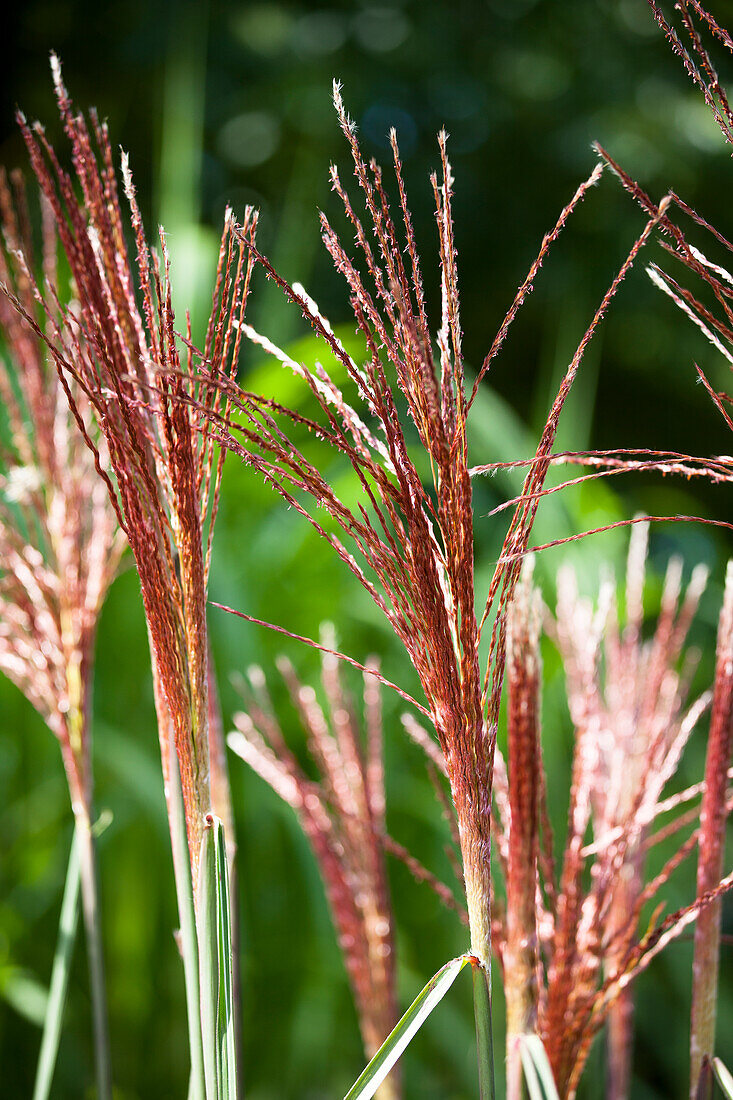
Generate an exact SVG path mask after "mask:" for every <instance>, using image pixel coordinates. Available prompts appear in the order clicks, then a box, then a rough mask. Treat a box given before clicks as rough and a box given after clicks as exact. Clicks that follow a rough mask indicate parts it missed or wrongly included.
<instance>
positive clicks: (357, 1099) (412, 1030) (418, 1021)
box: [344, 955, 471, 1100]
mask: <svg viewBox="0 0 733 1100" xmlns="http://www.w3.org/2000/svg"><path fill="white" fill-rule="evenodd" d="M470 961H471V956H470V955H459V956H458V957H457V958H455V959H451V960H450V962H447V963H446V964H445V966H442V967H441V968H440V970H439V971H438V972H437V974H434V975H433V977H432V978H431V979H430V981H429V982H428V984H427V985H426V986H425V988H424V989H422V990H421V992H420V993H418V995H417V997H416V998H415V1000H414V1001H413V1002H412V1004H411V1005H410V1007H409V1008H408V1010H407V1012H406V1013H405V1014H404V1016H403V1017H402V1019H401V1020H400V1021H399V1023H398V1024H397V1026H396V1027H395V1028H393V1030H392V1031H391V1032H390V1034H389V1035H388V1036H387V1038H386V1039H385V1040H384V1042H383V1043H382V1045H381V1047H380V1048H379V1050H378V1051H377V1053H376V1054H375V1055H374V1057H373V1058H372V1060H371V1062H370V1063H369V1065H368V1066H367V1067H366V1068H365V1069H364V1071H363V1072H362V1073H361V1074H360V1076H359V1077H358V1079H357V1080H356V1081H355V1082H354V1084H353V1085H352V1086H351V1088H350V1089H349V1091H348V1092H347V1093H346V1096H345V1097H344V1100H370V1098H371V1097H372V1096H374V1093H375V1092H376V1091H377V1089H378V1088H379V1086H380V1085H381V1083H382V1081H383V1080H384V1079H385V1077H386V1076H387V1074H388V1073H389V1071H390V1070H391V1069H392V1067H393V1066H394V1065H395V1063H396V1062H397V1061H398V1059H399V1058H400V1056H401V1055H402V1054H403V1052H404V1051H405V1049H406V1048H407V1046H408V1045H409V1044H410V1042H411V1041H412V1039H413V1038H414V1036H415V1034H416V1033H417V1032H418V1031H419V1030H420V1028H421V1027H422V1025H423V1024H424V1022H425V1020H427V1018H428V1016H429V1015H430V1013H431V1012H432V1011H433V1009H434V1008H435V1007H436V1005H438V1004H439V1003H440V1001H442V999H443V997H444V996H445V995H446V993H447V992H448V990H449V989H450V987H451V986H452V985H453V982H454V981H455V980H456V978H457V977H458V975H459V974H460V972H461V970H463V968H464V966H465V965H466V964H467V963H468V962H470Z"/></svg>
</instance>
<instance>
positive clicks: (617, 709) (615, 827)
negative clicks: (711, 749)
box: [545, 524, 717, 1098]
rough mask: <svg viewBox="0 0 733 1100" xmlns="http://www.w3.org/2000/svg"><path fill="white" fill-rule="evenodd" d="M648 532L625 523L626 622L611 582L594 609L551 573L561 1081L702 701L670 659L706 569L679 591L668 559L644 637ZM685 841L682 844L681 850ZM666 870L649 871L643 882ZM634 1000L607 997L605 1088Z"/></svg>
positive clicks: (624, 1050) (553, 972)
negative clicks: (556, 683)
mask: <svg viewBox="0 0 733 1100" xmlns="http://www.w3.org/2000/svg"><path fill="white" fill-rule="evenodd" d="M647 537H648V527H647V525H646V524H644V525H640V526H637V527H635V528H634V533H633V535H632V538H631V543H630V547H629V561H628V570H627V579H626V601H625V602H626V623H625V626H624V628H623V630H621V629H620V628H619V623H618V617H617V612H616V608H615V594H614V586H613V584H612V582H610V581H608V582H606V584H605V585H604V587H603V588H602V590H601V595H600V599H599V605H598V607H597V609H594V608H593V607H592V605H591V604H590V603H589V602H588V601H587V600H585V599H582V598H580V597H579V596H578V595H577V591H576V585H575V579H574V576H573V574H572V572H570V571H567V570H565V571H563V572H562V573H561V576H560V579H559V584H558V609H557V623H556V626H555V628H554V631H553V632H554V633H555V635H556V639H557V644H558V646H559V648H560V652H561V655H562V657H563V662H564V665H565V671H566V682H567V691H568V701H569V705H570V713H571V717H572V720H573V724H574V726H575V739H576V749H575V762H574V767H573V787H572V790H571V806H570V815H569V833H568V839H567V842H566V849H565V859H564V866H563V870H562V876H561V896H560V899H559V900H558V906H557V915H556V918H555V928H554V945H553V959H552V963H551V965H550V968H549V971H548V1000H547V1019H546V1028H547V1034H546V1039H545V1041H546V1043H547V1045H548V1050H549V1051H550V1056H551V1058H552V1060H553V1064H554V1066H555V1068H556V1073H557V1074H558V1079H559V1080H560V1081H562V1082H564V1081H567V1080H569V1079H570V1077H571V1075H572V1074H573V1072H574V1067H575V1066H576V1065H577V1059H578V1055H579V1053H582V1052H583V1050H584V1046H585V1042H584V1038H583V1031H584V1029H585V1027H586V1026H588V1024H590V1023H591V1022H592V1024H593V1027H595V1026H596V1025H597V1020H592V1017H591V1016H590V1010H591V1008H592V999H593V996H594V994H595V992H596V990H597V986H598V982H599V979H600V976H601V968H603V970H604V972H605V975H606V977H607V978H608V977H611V976H613V975H615V974H617V973H618V972H620V971H621V970H622V969H623V967H624V965H625V960H626V958H627V957H628V955H629V952H630V951H631V950H632V948H633V947H634V946H635V945H636V943H637V941H638V935H639V933H638V920H639V913H640V908H641V904H642V899H643V900H648V898H649V896H650V893H649V890H650V888H651V887H647V885H646V878H645V874H644V868H645V853H646V850H647V848H648V847H649V845H651V844H653V843H654V838H653V837H651V836H650V835H649V831H650V827H651V826H652V824H653V823H654V821H655V820H656V818H657V816H658V815H659V814H660V813H661V812H662V811H663V810H664V811H665V812H666V811H668V810H670V809H674V808H676V807H681V806H682V805H683V804H684V799H673V800H672V802H671V803H668V802H667V801H665V800H664V799H663V793H664V789H665V787H666V784H667V783H668V782H669V780H670V779H671V778H672V776H673V775H674V774H675V771H676V769H677V766H678V763H679V760H680V757H681V754H682V752H683V749H684V747H685V744H686V743H687V740H688V739H689V737H690V735H691V733H692V731H693V729H694V727H695V724H696V722H697V721H698V719H699V718H700V716H701V714H702V712H703V711H704V709H705V708H706V706H707V705H708V704H709V697H708V696H702V697H701V698H700V699H697V700H695V701H694V702H693V703H691V704H690V705H687V704H686V702H685V699H686V694H687V683H688V680H689V675H690V667H689V661H688V666H687V667H685V666H684V664H683V668H682V671H679V668H678V666H679V660H680V656H681V653H682V649H683V645H684V642H685V637H686V635H687V631H688V629H689V626H690V622H691V620H692V618H693V615H694V613H695V609H696V607H697V603H698V600H699V598H700V595H701V592H702V589H703V587H704V584H705V577H706V573H705V570H704V569H697V570H695V571H694V572H693V576H692V579H691V581H690V584H689V586H688V588H687V591H686V593H685V595H684V597H683V598H682V600H681V601H680V576H681V564H680V562H679V561H676V560H673V561H672V562H671V563H670V566H669V568H668V571H667V576H666V580H665V585H664V590H663V595H662V603H661V609H660V613H659V617H658V619H657V622H656V626H655V630H654V634H653V636H652V638H651V640H650V641H645V640H644V638H643V636H642V627H643V622H644V610H643V600H642V597H643V590H644V562H645V558H646V543H647ZM692 659H693V655H690V660H692ZM686 796H687V795H686ZM686 796H685V797H686ZM688 821H689V817H688V816H687V815H686V814H678V816H677V817H676V819H675V820H674V821H673V826H672V827H673V828H681V827H683V826H684V825H685V824H686V823H687V822H688ZM589 824H590V826H591V827H592V831H593V838H594V839H593V843H592V844H591V845H590V846H589V847H588V846H586V845H585V844H584V837H585V834H586V831H587V828H588V826H589ZM690 850H691V844H690V843H688V844H687V846H686V847H683V848H681V849H680V853H681V854H686V853H687V852H689V851H690ZM590 857H592V863H591V864H590V865H591V868H592V870H591V887H590V892H589V893H587V894H585V893H584V891H583V887H582V880H583V875H584V872H585V870H586V868H587V867H588V860H589V858H590ZM671 869H672V868H671V867H670V868H669V869H668V870H667V871H665V873H663V874H662V875H660V876H659V877H658V879H656V880H654V882H653V883H652V886H653V891H652V892H656V890H657V889H658V888H659V887H660V886H661V885H662V883H663V882H664V881H665V880H666V877H667V876H668V874H669V873H670V872H671ZM716 885H717V880H716ZM571 976H572V977H571ZM568 1003H569V1004H570V1006H571V1007H572V1010H573V1015H575V1017H576V1019H575V1021H574V1026H573V1027H568V1025H567V1008H566V1005H567V1004H568ZM631 1011H632V1001H631V993H630V990H628V989H627V990H625V991H624V992H623V993H621V994H620V995H619V997H618V998H617V999H616V1000H615V1002H614V1003H613V1004H611V1003H610V1002H609V1003H608V1012H609V1021H608V1022H609V1036H608V1043H609V1061H608V1067H609V1068H608V1095H609V1096H611V1097H614V1098H617V1097H622V1096H627V1095H628V1088H629V1083H630V1080H629V1072H630V1055H631V1025H632V1020H631ZM563 1017H565V1022H564V1023H563ZM576 1079H577V1077H576Z"/></svg>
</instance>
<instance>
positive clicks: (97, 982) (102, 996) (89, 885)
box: [76, 808, 112, 1100]
mask: <svg viewBox="0 0 733 1100" xmlns="http://www.w3.org/2000/svg"><path fill="white" fill-rule="evenodd" d="M76 836H77V841H78V846H79V864H80V868H81V898H82V909H83V911H84V931H85V934H86V941H87V957H88V961H89V982H90V988H91V999H92V1018H93V1027H94V1061H95V1068H96V1077H97V1100H112V1071H111V1065H110V1055H109V1032H108V1028H107V993H106V983H105V978H104V957H103V953H102V932H101V927H100V917H99V881H98V876H97V859H96V852H95V844H94V837H93V835H92V826H91V821H90V818H89V813H88V811H87V809H86V808H85V809H84V810H82V811H80V812H79V813H77V815H76Z"/></svg>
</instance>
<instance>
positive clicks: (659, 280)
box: [602, 0, 733, 1097]
mask: <svg viewBox="0 0 733 1100" xmlns="http://www.w3.org/2000/svg"><path fill="white" fill-rule="evenodd" d="M648 2H649V6H650V8H651V11H652V14H653V16H654V18H655V20H656V21H657V23H658V25H659V26H660V28H661V29H662V30H663V31H664V33H665V35H666V37H667V39H668V41H669V42H670V44H671V46H672V49H673V51H674V52H675V53H676V54H677V56H678V57H679V58H680V59H681V61H682V63H683V65H684V67H685V69H686V71H687V73H688V75H689V76H690V78H691V79H692V81H693V83H694V84H695V85H696V86H697V87H698V89H699V90H700V91H701V92H702V95H703V98H704V100H705V103H706V104H707V106H708V108H709V110H710V112H711V114H712V115H713V118H714V119H715V121H716V123H717V125H718V127H719V128H720V131H721V133H722V134H723V137H724V139H725V140H726V142H728V143H729V144H733V108H732V107H731V104H730V101H729V98H728V94H727V92H726V90H725V88H724V86H723V84H722V83H721V81H720V78H719V76H718V73H717V71H716V68H715V65H714V64H713V61H712V58H711V55H710V53H709V52H708V49H707V48H706V46H705V45H704V43H703V38H702V32H703V31H704V32H707V34H709V35H711V36H712V38H713V39H714V40H715V39H717V40H718V42H720V43H722V45H723V46H724V47H725V48H726V49H727V50H728V51H729V52H733V36H731V34H730V33H729V31H727V30H726V29H725V28H724V27H722V26H720V25H719V24H718V23H717V22H716V20H715V19H714V18H713V17H712V16H711V15H710V13H709V12H708V11H707V10H706V9H705V8H704V7H703V6H702V4H700V3H699V2H698V0H678V2H677V3H676V4H675V10H676V12H677V13H678V15H679V18H680V22H681V26H682V36H681V35H680V34H679V33H678V32H677V30H675V29H674V28H673V27H672V25H671V24H670V23H669V22H668V20H667V18H666V16H665V15H664V12H663V10H662V8H661V7H660V5H659V4H657V3H656V2H655V0H648ZM685 37H686V38H687V39H688V40H689V46H686V45H685V43H684V38H685ZM602 152H603V156H604V157H605V159H606V160H607V162H608V163H609V164H610V165H611V167H612V168H613V169H614V171H615V172H616V174H617V175H618V177H619V179H620V180H621V183H622V184H623V186H624V187H625V188H626V190H627V191H629V193H630V194H632V195H633V197H634V198H635V199H636V201H637V202H638V203H639V204H640V205H641V207H642V208H643V209H644V211H645V212H646V213H647V214H648V213H649V212H650V210H651V209H652V208H653V204H652V203H651V201H650V200H649V197H648V196H647V195H646V194H645V193H644V191H643V190H642V188H641V187H640V186H639V184H638V183H636V182H635V181H634V180H633V179H632V178H631V177H630V176H628V175H627V174H626V173H625V172H624V171H623V170H622V169H621V167H620V166H619V165H618V164H616V163H615V162H614V161H612V160H611V158H610V156H608V154H606V153H605V151H602ZM671 197H672V202H673V204H674V205H673V207H672V209H673V210H676V211H677V212H678V213H679V215H680V216H681V217H680V219H679V221H680V222H681V224H679V223H678V221H677V220H675V221H672V220H671V213H670V216H669V217H665V218H664V219H662V222H661V224H662V228H663V231H664V232H665V235H666V236H667V237H668V240H667V241H665V242H664V244H663V247H664V248H665V250H666V252H667V253H668V255H669V256H670V257H671V258H672V259H673V260H675V261H677V262H678V263H679V264H681V265H682V267H683V268H684V269H686V272H688V273H690V274H692V275H693V276H694V280H695V282H694V286H695V289H694V290H691V289H690V288H689V287H688V286H686V285H684V284H683V283H682V282H681V281H680V280H679V279H678V277H676V274H675V275H673V274H671V273H670V271H668V270H666V269H663V268H662V267H660V266H659V265H658V264H652V265H650V266H649V267H648V268H647V272H648V274H649V277H650V278H651V280H652V282H653V283H654V284H655V285H656V286H657V287H658V288H659V289H660V290H662V291H664V293H665V294H666V295H667V296H668V297H669V298H671V300H672V301H673V302H674V303H675V305H676V306H677V307H678V308H679V309H680V310H681V311H682V312H683V313H685V314H686V315H687V317H689V319H690V320H691V321H692V322H693V323H694V324H695V325H696V326H697V327H698V329H699V330H700V331H701V332H702V333H703V335H704V336H705V337H706V339H707V340H708V341H709V342H710V344H712V346H713V347H714V348H715V349H716V350H717V351H718V352H719V353H720V354H721V355H722V357H723V358H724V359H725V360H726V361H727V363H728V366H729V368H730V367H733V276H731V274H730V273H729V271H728V269H727V266H726V265H727V264H729V257H728V259H726V255H727V254H729V253H731V252H733V245H732V244H731V243H730V241H729V240H728V239H727V238H726V237H725V236H724V235H723V234H722V233H720V232H719V231H718V230H717V229H716V228H715V227H713V226H712V225H710V223H709V222H707V221H706V219H705V218H704V217H702V216H701V215H700V214H698V213H697V212H696V211H695V210H693V209H692V207H691V206H689V205H688V204H687V203H686V202H685V201H684V200H683V199H681V198H680V197H679V196H677V195H676V194H672V196H671ZM683 227H684V228H683ZM703 234H704V235H705V240H706V243H705V245H704V251H703V249H702V248H701V247H700V246H699V242H700V240H701V238H702V235H703ZM693 241H696V242H697V243H693ZM710 249H713V250H717V252H718V255H717V256H716V258H715V259H711V258H709V255H710ZM721 260H722V261H723V262H721ZM695 370H696V371H697V375H698V378H699V380H700V381H701V382H702V384H703V385H704V387H705V389H706V390H707V392H708V394H709V395H710V397H711V398H712V401H713V403H714V405H715V407H716V408H717V410H718V412H719V413H720V415H721V416H722V418H723V420H724V421H725V423H726V424H727V426H728V427H729V428H731V429H733V419H731V406H732V405H733V397H731V394H730V393H729V392H727V391H726V390H717V389H716V388H715V387H714V386H713V384H712V382H711V381H710V379H709V378H708V375H707V373H706V372H705V371H704V370H703V369H702V368H701V367H700V366H699V365H698V364H697V363H696V364H695ZM715 462H716V464H717V465H718V466H721V467H727V468H728V470H731V468H733V460H731V458H730V457H728V456H724V457H722V458H718V459H716V460H715ZM730 583H731V581H730V576H729V577H728V580H727V582H726V596H725V604H724V608H723V612H722V613H721V620H720V628H719V635H718V664H717V668H716V681H715V689H714V702H713V717H712V720H711V729H710V739H709V743H708V757H707V767H706V788H705V795H704V799H703V810H702V815H701V830H702V831H701V838H700V847H699V855H698V891H699V892H705V891H706V890H709V889H710V888H711V884H712V883H713V882H714V881H717V879H719V878H720V875H721V873H722V869H723V862H722V861H723V846H724V837H725V827H726V820H727V816H728V806H727V804H726V795H725V775H726V773H727V768H728V764H729V762H730V759H731V751H732V749H733V712H732V711H731V702H730V692H731V686H730V676H731V670H730V644H731V642H730V636H731V631H733V624H732V623H731V621H730V600H731V596H730ZM719 948H720V905H719V903H717V902H716V903H714V904H713V905H711V906H710V907H709V908H708V909H707V910H706V911H705V912H703V913H701V914H700V918H699V920H698V923H697V926H696V929H695V950H694V960H693V993H692V1021H691V1031H690V1064H691V1076H690V1096H691V1097H695V1096H703V1097H709V1096H710V1093H711V1089H712V1079H711V1076H710V1074H709V1072H707V1071H706V1068H705V1066H706V1059H707V1058H711V1057H712V1055H713V1052H714V1051H713V1047H714V1041H715V1016H716V1001H717V972H718V955H719Z"/></svg>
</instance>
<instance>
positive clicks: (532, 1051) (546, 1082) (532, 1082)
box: [519, 1035, 560, 1100]
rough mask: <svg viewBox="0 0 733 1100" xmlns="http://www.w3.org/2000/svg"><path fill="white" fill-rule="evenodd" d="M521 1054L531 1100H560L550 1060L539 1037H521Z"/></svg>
mask: <svg viewBox="0 0 733 1100" xmlns="http://www.w3.org/2000/svg"><path fill="white" fill-rule="evenodd" d="M519 1052H520V1055H521V1058H522V1069H523V1070H524V1079H525V1081H526V1082H527V1092H528V1093H529V1097H530V1100H560V1097H559V1095H558V1091H557V1085H556V1084H555V1078H554V1077H553V1075H552V1067H551V1065H550V1059H549V1058H548V1057H547V1051H546V1050H545V1047H544V1044H543V1042H542V1040H541V1039H540V1037H539V1035H520V1036H519Z"/></svg>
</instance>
